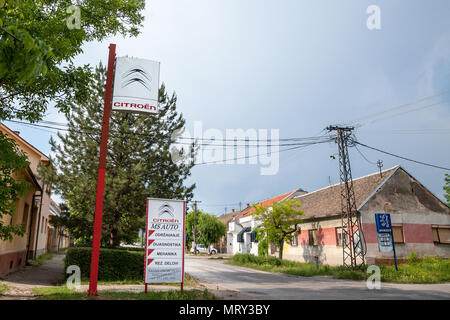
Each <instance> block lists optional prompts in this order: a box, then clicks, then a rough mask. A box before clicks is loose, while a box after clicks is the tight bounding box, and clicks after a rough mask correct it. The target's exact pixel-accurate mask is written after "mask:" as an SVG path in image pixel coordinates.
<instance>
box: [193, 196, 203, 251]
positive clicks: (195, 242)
mask: <svg viewBox="0 0 450 320" xmlns="http://www.w3.org/2000/svg"><path fill="white" fill-rule="evenodd" d="M193 202H194V225H193V226H192V229H193V230H192V235H193V238H194V245H193V246H192V247H193V249H194V254H195V255H197V203H199V202H201V201H198V200H195V201H193Z"/></svg>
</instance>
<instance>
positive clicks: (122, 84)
mask: <svg viewBox="0 0 450 320" xmlns="http://www.w3.org/2000/svg"><path fill="white" fill-rule="evenodd" d="M159 65H160V63H159V62H156V61H152V60H146V59H138V58H129V57H117V58H116V69H115V72H114V91H113V98H112V110H115V111H125V112H140V113H158V90H159Z"/></svg>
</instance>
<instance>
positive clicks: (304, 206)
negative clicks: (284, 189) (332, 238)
mask: <svg viewBox="0 0 450 320" xmlns="http://www.w3.org/2000/svg"><path fill="white" fill-rule="evenodd" d="M397 168H398V166H396V167H393V168H390V169H387V170H384V171H382V176H381V177H380V173H379V172H376V173H373V174H370V175H367V176H364V177H361V178H357V179H353V188H354V190H355V200H356V207H357V208H358V207H359V206H360V205H361V204H362V203H363V202H364V201H365V200H366V199H367V198H368V197H369V196H370V195H371V194H372V193H373V192H374V191H375V190H376V189H377V187H378V186H379V185H380V184H381V183H382V182H383V181H384V180H385V179H386V178H387V177H388V176H389V175H390V174H391V173H392V172H393V171H394V170H395V169H397ZM294 199H295V200H298V201H300V203H301V206H300V209H301V210H302V211H303V212H304V216H303V217H305V218H312V217H319V216H332V215H336V214H340V213H341V187H340V184H335V185H333V186H329V187H326V188H323V189H319V190H317V191H314V192H311V193H307V194H305V195H301V196H298V197H295V198H294Z"/></svg>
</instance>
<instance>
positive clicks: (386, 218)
mask: <svg viewBox="0 0 450 320" xmlns="http://www.w3.org/2000/svg"><path fill="white" fill-rule="evenodd" d="M375 222H376V225H377V233H380V232H389V233H391V232H392V224H391V215H390V214H389V213H375Z"/></svg>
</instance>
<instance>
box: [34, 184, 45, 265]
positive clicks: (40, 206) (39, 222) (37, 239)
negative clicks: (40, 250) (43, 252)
mask: <svg viewBox="0 0 450 320" xmlns="http://www.w3.org/2000/svg"><path fill="white" fill-rule="evenodd" d="M44 187H45V181H42V191H41V201H40V203H39V217H38V221H37V223H38V224H37V230H36V243H35V244H34V252H33V259H36V251H37V246H38V241H39V229H40V226H41V211H42V198H43V197H44V192H45V191H44V190H45V189H44Z"/></svg>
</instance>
